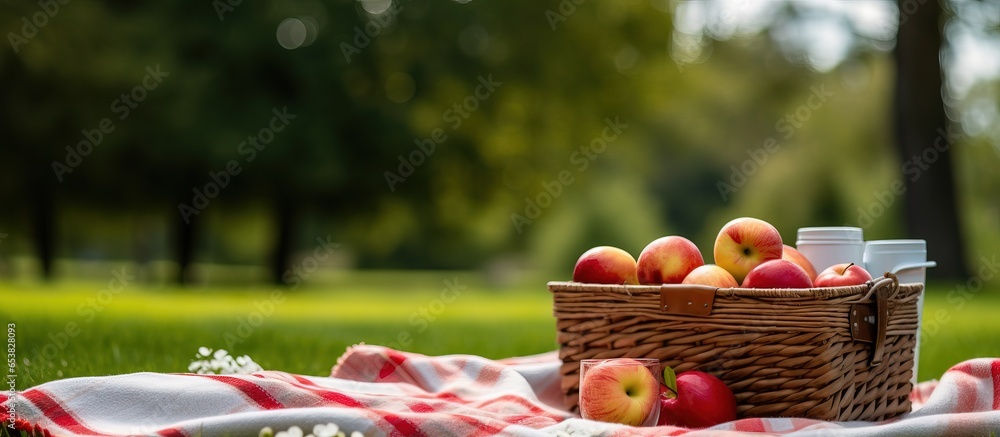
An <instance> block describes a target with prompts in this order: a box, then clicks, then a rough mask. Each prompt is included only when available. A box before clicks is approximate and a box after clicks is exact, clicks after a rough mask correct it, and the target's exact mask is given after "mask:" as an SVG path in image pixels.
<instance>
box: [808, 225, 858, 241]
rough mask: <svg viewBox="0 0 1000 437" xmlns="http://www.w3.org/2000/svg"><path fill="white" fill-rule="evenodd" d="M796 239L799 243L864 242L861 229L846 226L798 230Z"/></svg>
mask: <svg viewBox="0 0 1000 437" xmlns="http://www.w3.org/2000/svg"><path fill="white" fill-rule="evenodd" d="M798 237H799V241H809V240H843V241H864V237H863V234H862V230H861V228H852V227H847V226H831V227H819V228H799V234H798Z"/></svg>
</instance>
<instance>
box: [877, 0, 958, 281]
mask: <svg viewBox="0 0 1000 437" xmlns="http://www.w3.org/2000/svg"><path fill="white" fill-rule="evenodd" d="M904 3H907V1H906V0H899V1H898V5H899V8H900V13H899V16H900V24H899V33H898V36H897V38H896V50H895V58H896V89H895V98H894V102H893V103H894V106H895V111H894V112H895V130H896V145H897V148H898V150H899V152H900V156H901V158H902V161H903V163H904V164H903V165H904V167H903V182H904V184H905V187H906V194H905V195H904V197H903V199H902V201H903V204H904V213H905V216H906V217H905V220H906V225H907V228H908V230H909V235H910V236H912V237H913V238H922V239H925V240H927V256H928V259H931V260H934V261H937V263H938V265H937V267H936V268H933V269H929V270H928V274H929V275H931V276H934V277H938V278H964V277H967V274H966V265H965V256H964V255H965V252H964V251H963V245H962V233H961V230H960V228H959V222H958V211H957V208H956V203H955V182H954V180H955V179H954V177H953V171H952V159H951V156H952V154H951V152H952V150H954V149H953V148H952V147H951V145H950V141H953V140H954V139H953V138H949V136H948V135H947V132H948V119H947V116H946V115H945V110H944V101H943V99H942V98H941V93H942V92H944V90H943V89H942V86H941V85H942V81H941V64H940V56H941V29H942V23H941V5H940V4H938V2H937V1H929V2H927V3H924V4H920V5H919V7H918V8H917V9H916V10H915V11H914V10H913V8H912V6H913V5H912V4H911V5H909V8H904ZM935 142H936V143H935ZM935 146H936V147H935Z"/></svg>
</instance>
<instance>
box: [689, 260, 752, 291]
mask: <svg viewBox="0 0 1000 437" xmlns="http://www.w3.org/2000/svg"><path fill="white" fill-rule="evenodd" d="M681 284H699V285H709V286H712V287H719V288H735V287H739V286H740V284H739V283H738V282H736V279H735V278H733V275H731V274H730V273H729V272H727V271H726V269H724V268H722V267H719V266H717V265H715V264H705V265H703V266H700V267H698V268H696V269H694V270H692V271H691V273H688V275H687V277H685V278H684V281H683V282H681Z"/></svg>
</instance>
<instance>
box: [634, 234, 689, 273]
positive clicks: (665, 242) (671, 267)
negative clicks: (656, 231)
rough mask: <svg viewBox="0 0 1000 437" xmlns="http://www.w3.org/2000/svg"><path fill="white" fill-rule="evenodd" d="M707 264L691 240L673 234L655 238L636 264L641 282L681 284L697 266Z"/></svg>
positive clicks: (643, 250)
mask: <svg viewBox="0 0 1000 437" xmlns="http://www.w3.org/2000/svg"><path fill="white" fill-rule="evenodd" d="M702 265H705V259H704V258H702V257H701V251H700V250H698V246H695V245H694V243H692V242H691V240H688V239H687V238H684V237H680V236H677V235H671V236H669V237H662V238H657V239H656V240H653V242H652V243H649V244H648V245H646V248H645V249H642V253H640V254H639V261H638V263H637V265H636V269H637V273H638V276H639V283H640V284H680V283H681V281H683V280H684V278H685V277H687V275H688V273H691V271H692V270H694V269H695V268H697V267H699V266H702Z"/></svg>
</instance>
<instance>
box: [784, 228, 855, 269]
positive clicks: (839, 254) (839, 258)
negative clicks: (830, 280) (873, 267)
mask: <svg viewBox="0 0 1000 437" xmlns="http://www.w3.org/2000/svg"><path fill="white" fill-rule="evenodd" d="M795 249H797V250H798V251H799V252H802V255H804V256H805V257H806V258H807V259H808V260H809V262H811V263H812V265H813V268H815V269H816V273H822V272H823V270H826V268H827V267H830V266H832V265H836V264H841V263H854V264H857V265H859V266H863V265H864V261H865V260H864V257H865V239H864V235H863V231H862V230H861V228H852V227H840V226H837V227H824V228H799V232H798V240H797V241H796V242H795Z"/></svg>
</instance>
